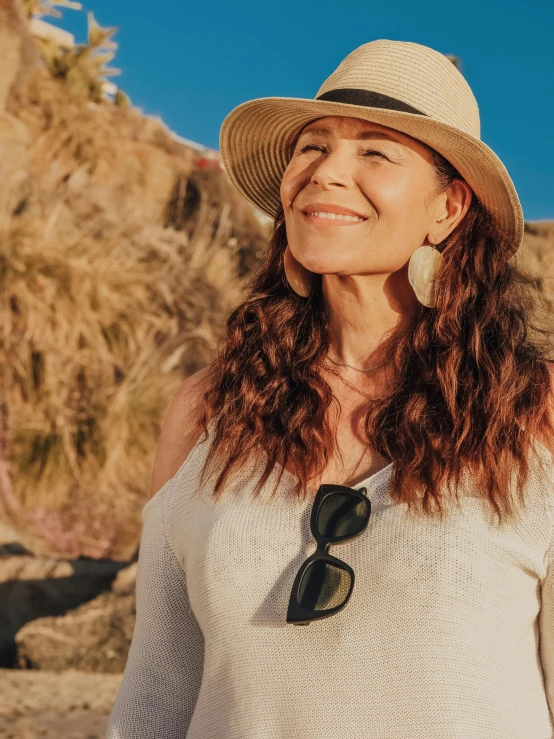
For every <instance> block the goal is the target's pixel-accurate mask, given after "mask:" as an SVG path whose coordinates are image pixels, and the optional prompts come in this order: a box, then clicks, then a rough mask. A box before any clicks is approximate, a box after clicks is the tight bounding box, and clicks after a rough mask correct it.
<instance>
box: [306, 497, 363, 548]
mask: <svg viewBox="0 0 554 739" xmlns="http://www.w3.org/2000/svg"><path fill="white" fill-rule="evenodd" d="M368 513H369V502H368V501H367V499H363V500H360V499H359V498H357V497H355V496H354V495H349V494H348V493H340V492H336V493H329V495H326V496H325V498H324V500H323V503H322V504H321V507H320V509H319V511H318V517H317V530H318V533H319V535H320V536H324V537H326V538H343V537H347V536H356V534H359V533H360V531H362V529H363V527H364V524H365V523H366V521H367V518H368Z"/></svg>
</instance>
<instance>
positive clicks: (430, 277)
mask: <svg viewBox="0 0 554 739" xmlns="http://www.w3.org/2000/svg"><path fill="white" fill-rule="evenodd" d="M429 241H431V239H429ZM443 262H444V257H443V256H442V254H441V253H440V251H438V250H437V249H435V244H434V242H432V246H427V245H424V246H419V247H418V248H417V249H416V250H415V251H414V253H413V254H412V256H411V257H410V261H409V262H408V280H409V281H410V285H411V286H412V288H413V290H414V293H415V295H416V298H417V299H418V300H419V302H420V303H423V305H426V306H427V307H428V308H434V307H435V305H436V295H435V288H436V284H435V279H436V275H437V272H438V271H439V269H440V267H441V265H442V263H443Z"/></svg>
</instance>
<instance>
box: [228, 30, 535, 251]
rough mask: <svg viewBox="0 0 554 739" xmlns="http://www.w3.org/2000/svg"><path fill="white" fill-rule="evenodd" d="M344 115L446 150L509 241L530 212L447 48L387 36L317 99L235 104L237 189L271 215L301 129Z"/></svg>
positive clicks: (351, 60)
mask: <svg viewBox="0 0 554 739" xmlns="http://www.w3.org/2000/svg"><path fill="white" fill-rule="evenodd" d="M332 115H342V116H353V117H356V118H362V119H364V120H366V121H371V122H373V123H379V124H381V125H384V126H388V127H390V128H394V129H396V130H397V131H401V132H402V133H405V134H408V135H409V136H412V137H413V138H415V139H418V140H419V141H422V142H423V143H425V144H427V145H428V146H431V147H432V148H433V149H435V150H436V151H438V152H439V153H440V154H442V155H443V156H444V157H445V158H446V159H447V160H448V161H449V162H450V163H451V164H452V165H453V166H454V167H455V168H456V169H457V170H458V172H459V173H460V174H461V176H462V177H463V178H464V179H465V180H466V182H467V183H468V185H469V186H470V187H471V188H472V190H473V192H474V193H475V195H476V196H477V198H478V199H479V200H480V201H481V204H482V205H483V207H484V208H485V209H486V210H488V211H489V213H490V214H491V215H492V217H493V220H494V221H495V222H496V224H497V225H498V227H499V228H500V230H501V231H502V232H503V233H504V234H505V235H506V237H507V240H508V243H509V244H510V248H509V253H508V255H507V258H509V257H510V256H512V255H513V254H514V253H515V252H516V251H517V250H518V248H519V246H520V245H521V240H522V237H523V213H522V209H521V204H520V202H519V198H518V195H517V192H516V190H515V187H514V184H513V182H512V180H511V179H510V176H509V174H508V172H507V170H506V168H505V167H504V165H503V164H502V162H501V160H500V159H499V157H498V156H497V155H496V154H495V153H494V152H493V151H492V149H490V148H489V147H488V146H487V145H486V144H484V143H483V142H482V141H481V139H480V120H479V108H478V105H477V101H476V100H475V97H474V95H473V93H472V91H471V88H470V87H469V85H468V83H467V82H466V80H465V78H464V77H463V75H462V74H461V73H460V71H459V70H458V69H457V68H456V66H455V65H454V64H453V63H452V62H451V61H450V60H449V59H448V58H447V57H446V56H444V55H443V54H441V53H440V52H438V51H435V50H434V49H431V48H429V47H428V46H423V45H421V44H416V43H413V42H411V41H389V40H387V39H378V40H377V41H370V42H369V43H366V44H362V46H359V47H358V48H357V49H354V51H352V52H351V53H350V54H348V56H347V57H346V58H345V59H343V61H342V62H341V63H340V64H339V66H338V67H337V69H336V70H335V71H334V72H333V73H332V74H331V75H330V76H329V77H328V78H327V79H326V80H325V81H324V82H323V84H322V85H321V87H320V88H319V90H318V91H317V94H316V96H315V98H314V99H313V100H311V99H304V98H286V97H267V98H258V99H256V100H249V101H247V102H245V103H242V104H241V105H239V106H237V107H236V108H234V109H233V110H232V111H231V112H230V113H229V114H228V115H227V117H226V118H225V120H224V121H223V123H222V125H221V131H220V151H221V158H222V162H223V166H224V168H225V171H226V172H227V174H228V176H229V179H230V180H231V182H232V183H233V185H234V186H235V187H236V188H237V190H238V191H239V192H240V193H241V194H242V195H244V197H245V198H246V199H247V200H248V201H249V202H250V203H252V205H254V206H255V207H256V208H259V209H260V210H261V211H262V212H263V213H266V214H267V215H268V216H270V217H271V218H272V219H274V218H275V216H276V214H277V209H278V207H279V205H280V204H281V199H280V195H279V189H280V183H281V179H282V176H283V173H284V171H285V169H286V167H287V164H288V162H289V159H290V157H291V156H292V151H293V150H292V148H291V145H292V144H293V143H294V139H295V137H296V135H297V134H298V133H299V132H300V130H301V129H302V128H303V127H304V126H305V125H306V124H307V123H308V122H309V121H311V120H314V119H315V118H322V117H323V116H332Z"/></svg>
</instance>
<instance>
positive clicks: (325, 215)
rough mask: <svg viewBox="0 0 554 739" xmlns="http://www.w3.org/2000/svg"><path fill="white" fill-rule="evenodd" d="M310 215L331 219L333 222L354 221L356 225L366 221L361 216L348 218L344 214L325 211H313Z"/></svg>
mask: <svg viewBox="0 0 554 739" xmlns="http://www.w3.org/2000/svg"><path fill="white" fill-rule="evenodd" d="M310 215H311V216H318V217H319V218H330V219H331V220H339V221H353V222H355V223H361V222H362V221H365V218H360V217H359V216H347V215H343V214H342V213H326V212H325V211H313V212H312V213H310Z"/></svg>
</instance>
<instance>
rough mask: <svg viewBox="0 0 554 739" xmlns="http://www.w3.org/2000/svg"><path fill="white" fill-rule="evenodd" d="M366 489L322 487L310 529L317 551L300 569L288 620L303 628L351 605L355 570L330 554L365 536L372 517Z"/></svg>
mask: <svg viewBox="0 0 554 739" xmlns="http://www.w3.org/2000/svg"><path fill="white" fill-rule="evenodd" d="M366 493H367V488H365V487H362V488H360V489H359V490H355V489H354V488H350V487H347V486H346V485H320V486H319V490H318V491H317V495H316V497H315V500H314V504H313V507H312V515H311V518H310V528H311V531H312V535H313V537H314V539H315V540H316V542H317V549H316V550H315V552H314V553H313V554H312V555H310V556H309V557H308V559H307V560H306V561H305V562H304V564H303V565H302V566H301V567H300V569H299V570H298V574H297V575H296V577H295V579H294V583H293V586H292V591H291V594H290V599H289V607H288V611H287V618H286V621H287V623H289V624H296V625H297V626H304V625H308V624H310V623H311V622H312V621H319V620H320V619H322V618H328V617H329V616H333V615H334V614H335V613H338V612H339V611H341V610H342V609H343V608H344V607H345V605H346V604H347V603H348V600H349V598H350V596H351V595H352V590H353V588H354V570H353V569H352V568H351V567H350V565H348V564H347V563H346V562H343V561H342V560H341V559H338V558H337V557H333V555H332V554H329V553H328V551H327V550H328V549H329V547H330V546H331V545H336V544H344V543H346V542H348V541H351V540H352V539H355V538H356V537H357V536H360V535H361V534H363V532H364V531H365V530H366V528H367V524H368V522H369V516H370V514H371V501H370V500H369V498H367V497H366Z"/></svg>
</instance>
